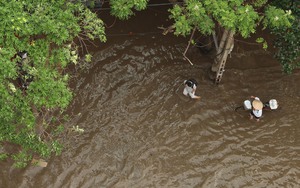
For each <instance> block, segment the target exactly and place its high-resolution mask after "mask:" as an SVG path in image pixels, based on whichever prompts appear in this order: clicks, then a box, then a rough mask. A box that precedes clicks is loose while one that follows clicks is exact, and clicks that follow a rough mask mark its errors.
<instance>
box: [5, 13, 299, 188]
mask: <svg viewBox="0 0 300 188" xmlns="http://www.w3.org/2000/svg"><path fill="white" fill-rule="evenodd" d="M141 18H142V17H140V19H141ZM137 19H138V18H135V19H133V20H132V21H130V23H131V24H132V23H133V24H135V23H136V22H137V21H138V20H137ZM139 23H140V22H139ZM116 27H117V28H118V26H116ZM127 27H131V25H130V24H128V25H127ZM127 29H128V28H127ZM115 30H118V29H115ZM124 30H125V28H124ZM127 31H128V30H127ZM186 44H187V42H186V40H183V39H181V38H176V37H174V36H172V35H166V36H162V35H160V34H149V35H144V36H139V35H134V36H129V37H128V36H118V37H115V38H113V39H112V40H109V41H108V43H107V44H104V45H102V46H101V47H100V48H98V49H93V53H94V56H93V63H92V64H91V65H90V67H89V69H88V70H86V71H85V72H83V73H82V74H81V75H80V77H77V78H76V82H75V83H74V84H73V88H74V92H75V94H76V96H75V98H74V101H73V103H72V104H71V106H70V108H69V114H70V116H71V117H72V119H71V120H70V121H69V122H67V125H68V126H70V127H71V126H73V125H78V126H79V127H81V128H84V130H85V132H84V133H83V134H70V135H68V138H67V139H66V140H65V144H66V148H65V150H64V151H63V153H62V155H61V156H59V157H53V158H52V159H51V160H50V161H49V163H48V166H47V168H43V169H41V168H38V167H28V168H26V169H24V170H16V169H12V168H10V167H8V166H5V165H4V168H2V169H3V170H2V173H1V177H2V178H1V180H0V183H1V184H2V185H3V186H5V187H54V188H56V187H57V188H60V187H72V188H73V187H74V188H75V187H120V188H121V187H133V188H134V187H136V188H139V187H296V186H297V185H299V181H300V178H299V173H300V172H299V168H298V167H299V164H300V161H299V149H300V141H299V139H298V137H299V134H300V132H299V128H298V125H299V123H298V122H299V120H300V116H299V112H298V111H297V109H299V108H300V106H299V104H300V103H299V102H300V100H299V98H300V90H299V89H298V82H299V78H300V73H299V72H298V73H295V74H294V75H290V76H284V75H283V74H282V73H281V70H280V67H279V66H278V65H277V63H276V62H274V60H273V59H272V57H271V55H270V54H266V53H264V52H261V51H259V52H258V51H253V52H251V51H247V54H246V55H243V56H241V55H240V53H239V52H237V51H234V52H233V54H232V58H231V59H229V62H228V68H227V69H226V72H225V73H224V77H223V80H222V83H221V84H220V85H219V86H215V85H213V84H212V81H211V80H209V79H208V71H209V65H210V62H211V60H210V57H207V56H204V55H201V54H200V53H198V52H197V50H195V49H191V52H190V54H189V55H190V56H191V55H193V57H192V58H191V60H192V61H193V62H194V66H191V65H190V64H189V63H188V62H187V61H186V60H184V59H183V57H182V52H183V51H184V50H185V47H186ZM239 49H242V46H240V48H239ZM248 58H249V59H252V60H253V61H255V62H254V63H253V64H251V62H249V63H250V65H249V64H247V65H245V66H246V67H245V66H243V65H244V62H248V61H249V59H248ZM238 63H240V65H239V64H238ZM259 64H260V65H264V66H259ZM267 65H269V66H267ZM190 77H193V78H195V79H196V80H197V81H198V83H199V87H198V89H197V92H196V93H197V94H199V95H200V96H201V97H202V98H201V99H200V100H191V99H189V98H186V97H185V96H183V95H182V91H183V80H185V79H187V78H190ZM250 95H256V96H259V97H260V98H261V99H262V100H268V99H270V98H276V99H277V100H278V101H279V105H280V107H281V108H280V109H279V110H278V111H272V112H271V111H269V112H264V115H263V118H262V121H260V122H258V123H256V122H254V121H250V120H249V115H248V112H246V111H238V112H235V111H234V109H235V107H237V106H240V105H241V104H242V102H243V100H245V99H246V98H247V97H249V96H250ZM2 164H3V163H1V165H2Z"/></svg>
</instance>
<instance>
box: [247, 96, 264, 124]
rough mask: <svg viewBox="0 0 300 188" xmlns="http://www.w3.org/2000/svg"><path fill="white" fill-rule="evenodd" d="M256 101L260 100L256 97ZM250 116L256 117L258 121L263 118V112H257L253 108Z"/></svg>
mask: <svg viewBox="0 0 300 188" xmlns="http://www.w3.org/2000/svg"><path fill="white" fill-rule="evenodd" d="M254 99H255V100H259V101H260V99H259V98H258V97H255V98H254ZM250 114H251V115H252V116H254V117H255V118H256V119H259V118H261V116H262V110H256V109H253V108H252V110H251V113H250Z"/></svg>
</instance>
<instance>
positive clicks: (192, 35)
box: [183, 27, 196, 65]
mask: <svg viewBox="0 0 300 188" xmlns="http://www.w3.org/2000/svg"><path fill="white" fill-rule="evenodd" d="M195 31H196V27H194V29H193V32H192V34H191V37H190V40H189V43H188V45H187V47H186V49H185V51H184V53H183V57H185V59H186V60H188V62H189V63H190V64H191V65H194V64H193V63H192V62H191V60H190V59H189V58H188V57H187V56H186V55H185V54H186V52H187V51H188V49H189V47H190V45H191V42H192V39H193V37H194V34H195Z"/></svg>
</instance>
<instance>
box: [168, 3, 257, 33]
mask: <svg viewBox="0 0 300 188" xmlns="http://www.w3.org/2000/svg"><path fill="white" fill-rule="evenodd" d="M169 11H170V13H171V18H173V19H174V21H175V23H174V25H175V29H176V31H175V34H176V35H184V36H186V35H188V34H190V31H191V30H192V28H193V27H196V28H197V29H198V30H199V31H200V32H201V33H202V34H204V35H209V34H211V33H212V32H213V30H214V29H215V21H216V22H217V23H218V24H219V25H221V26H222V27H224V28H226V29H230V30H232V31H239V33H240V34H241V35H242V36H243V37H248V36H249V35H250V34H251V33H254V32H255V28H256V24H257V23H256V22H257V21H258V19H259V15H258V13H257V12H256V11H255V10H254V8H253V7H252V6H251V5H244V4H243V1H242V0H231V1H225V0H214V1H211V0H204V1H199V0H187V1H185V4H184V5H183V6H179V5H175V6H174V7H173V8H172V9H170V10H169Z"/></svg>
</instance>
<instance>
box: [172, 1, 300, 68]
mask: <svg viewBox="0 0 300 188" xmlns="http://www.w3.org/2000/svg"><path fill="white" fill-rule="evenodd" d="M299 7H300V1H293V0H274V1H272V2H271V1H267V0H251V1H243V0H186V1H184V3H183V4H181V5H174V6H173V8H172V9H170V10H169V12H170V14H171V15H170V17H171V18H172V19H173V20H174V26H175V32H174V34H175V35H183V36H186V35H189V34H190V33H191V31H192V29H193V28H194V27H196V28H197V29H198V31H200V33H201V34H203V35H209V34H211V33H212V32H213V31H214V30H216V28H215V26H221V27H222V28H223V29H227V30H230V31H233V32H234V33H235V34H239V35H241V36H242V37H244V38H246V37H249V36H250V35H251V34H252V33H255V32H256V31H257V29H258V27H257V26H258V25H260V24H261V23H262V24H263V26H264V29H265V28H269V29H271V31H272V32H273V33H274V34H276V36H277V38H276V41H275V47H277V48H278V49H279V50H278V53H277V54H276V57H277V59H278V60H279V61H280V63H281V64H282V65H283V69H284V71H285V72H287V73H290V72H291V71H292V70H293V69H294V68H297V67H299V66H300V62H299V59H300V58H299V57H300V55H299V54H300V53H299V51H300V50H299V48H300V47H299V46H300V45H299V41H300V36H299V35H300V31H299V30H300V29H299V27H300V23H299V22H300V21H299V20H300V18H299V12H300V9H299ZM295 17H296V19H295ZM215 33H216V32H215ZM257 42H258V43H261V44H262V48H263V49H267V48H268V43H267V41H265V40H264V39H262V38H259V39H258V40H257Z"/></svg>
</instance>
